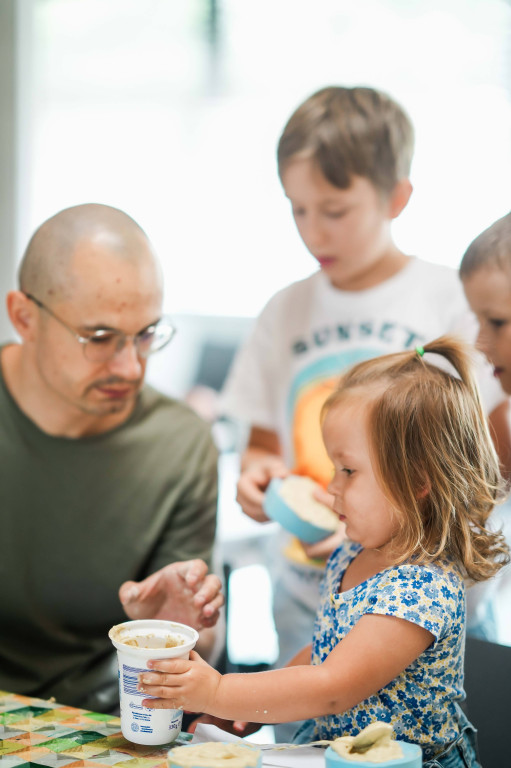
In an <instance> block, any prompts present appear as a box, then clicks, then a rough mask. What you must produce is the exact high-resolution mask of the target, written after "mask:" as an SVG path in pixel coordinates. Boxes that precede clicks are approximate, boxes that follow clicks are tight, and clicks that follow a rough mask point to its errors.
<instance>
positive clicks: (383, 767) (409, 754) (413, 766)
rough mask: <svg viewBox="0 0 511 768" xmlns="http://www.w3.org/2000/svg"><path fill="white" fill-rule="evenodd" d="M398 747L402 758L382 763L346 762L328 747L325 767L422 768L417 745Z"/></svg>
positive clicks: (406, 744)
mask: <svg viewBox="0 0 511 768" xmlns="http://www.w3.org/2000/svg"><path fill="white" fill-rule="evenodd" d="M399 746H400V747H401V748H402V750H403V757H399V758H397V759H395V760H387V761H385V762H384V763H375V762H374V761H372V762H369V761H368V760H359V759H357V760H356V761H355V760H348V759H346V758H345V757H341V756H340V755H338V754H337V752H335V751H334V750H333V749H332V747H328V748H327V750H326V752H325V766H326V768H422V749H421V748H420V747H418V746H417V744H409V743H408V742H406V741H400V742H399ZM358 757H359V756H358V755H357V758H358Z"/></svg>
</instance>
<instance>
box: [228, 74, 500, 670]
mask: <svg viewBox="0 0 511 768" xmlns="http://www.w3.org/2000/svg"><path fill="white" fill-rule="evenodd" d="M413 144H414V136H413V127H412V125H411V122H410V120H409V118H408V116H407V115H406V114H405V112H404V111H403V109H402V108H401V107H400V106H399V105H398V104H396V102H395V101H393V100H392V99H391V98H389V97H388V96H387V95H386V94H384V93H381V92H379V91H376V90H374V89H372V88H360V87H358V88H344V87H329V88H324V89H322V90H320V91H318V92H317V93H315V94H313V95H312V96H311V97H310V98H308V99H307V100H306V101H305V102H304V103H303V104H302V105H301V106H300V107H299V108H298V109H297V110H296V111H295V112H294V114H293V115H292V116H291V118H290V119H289V121H288V123H287V125H286V127H285V129H284V132H283V134H282V136H281V138H280V141H279V145H278V168H279V175H280V179H281V182H282V185H283V188H284V191H285V194H286V196H287V197H288V198H289V200H290V202H291V207H292V212H293V216H294V219H295V222H296V225H297V227H298V231H299V233H300V236H301V237H302V239H303V241H304V243H305V245H306V246H307V248H308V249H309V251H310V252H311V254H312V256H313V257H314V258H315V259H316V261H317V262H318V265H319V270H318V271H317V272H316V273H315V274H313V275H311V277H309V278H307V279H305V280H301V281H299V282H296V283H293V284H292V285H290V286H288V287H287V288H285V289H283V290H281V291H280V292H278V293H277V294H276V295H275V296H274V297H273V298H272V299H270V301H269V302H268V304H267V306H266V307H265V308H264V309H263V311H262V313H261V315H260V316H259V318H258V320H257V322H256V325H255V328H254V330H253V332H252V334H251V336H250V337H249V338H248V340H247V342H246V343H245V345H244V346H243V348H242V349H241V350H240V352H239V354H238V356H237V358H236V360H235V363H234V365H233V368H232V370H231V371H230V374H229V377H228V380H227V383H226V386H225V388H224V393H223V411H224V412H225V413H227V414H229V415H231V416H233V417H235V418H237V419H240V420H242V421H244V422H246V423H248V424H249V425H250V435H249V440H248V445H247V448H246V450H245V452H244V454H243V456H242V462H241V470H242V471H241V477H240V480H239V483H238V501H239V503H240V504H241V506H242V508H243V510H244V512H245V513H246V514H247V515H249V516H250V517H252V518H253V519H254V520H258V521H260V522H263V521H266V520H267V517H266V515H265V513H264V511H263V507H262V502H263V497H264V491H265V489H266V487H267V485H268V483H269V481H270V480H271V478H272V477H274V476H285V475H287V474H289V472H293V473H297V474H302V475H308V476H310V477H312V478H313V479H315V480H316V481H317V482H318V483H319V484H320V485H321V486H323V487H326V485H327V483H328V481H329V479H330V476H331V471H332V468H331V464H330V462H329V460H328V457H327V454H326V451H325V448H324V446H323V443H322V440H321V432H320V423H319V413H320V409H321V406H322V404H323V402H324V401H325V399H326V397H327V396H328V394H329V393H330V392H331V391H332V389H333V387H334V384H335V382H336V380H337V379H338V377H339V375H340V374H341V372H342V371H343V370H345V369H346V368H347V367H349V366H350V365H352V364H353V363H355V362H357V361H359V360H362V359H367V358H370V357H375V356H377V355H381V354H386V353H389V352H393V351H398V350H402V349H408V348H413V347H415V346H417V345H419V344H422V343H424V342H427V341H429V340H432V339H435V338H437V337H438V336H441V335H442V334H444V333H447V332H453V331H454V332H456V331H458V332H459V333H460V334H461V333H463V334H464V335H465V336H469V337H470V336H472V337H474V336H475V323H474V320H473V317H472V316H471V315H470V314H469V311H468V308H467V304H466V301H465V298H464V296H463V291H462V288H461V285H460V282H459V279H458V276H457V274H456V272H455V270H451V269H449V268H447V267H443V266H438V265H434V264H432V263H429V262H425V261H421V260H419V259H416V258H412V257H410V256H408V255H406V254H404V253H402V252H401V251H400V250H399V248H398V247H397V246H396V245H395V243H394V242H393V239H392V234H391V223H392V221H393V220H394V219H395V218H396V217H397V216H399V214H400V213H401V212H402V210H403V209H404V208H405V206H406V205H407V203H408V200H409V198H410V195H411V193H412V185H411V183H410V180H409V173H410V165H411V160H412V154H413ZM500 400H501V401H502V395H501V393H500ZM487 402H488V400H487ZM498 402H499V396H497V397H496V399H495V401H494V403H492V405H491V406H490V407H489V408H488V410H489V411H492V413H491V414H490V419H491V421H492V423H494V424H496V425H498V427H499V435H500V436H501V442H502V441H504V440H505V437H506V430H505V427H504V426H500V423H501V419H502V416H503V413H502V407H501V406H500V404H499V405H498V407H496V408H493V405H495V404H498ZM340 536H342V531H340V532H339V533H338V534H336V535H334V537H330V538H329V539H326V540H324V541H323V542H320V543H319V544H318V545H315V546H313V547H311V546H309V547H307V546H304V545H301V544H300V543H299V542H298V541H290V537H287V541H286V542H285V543H283V546H282V551H283V553H284V557H283V558H282V557H276V558H275V565H276V571H278V573H276V574H274V595H275V600H274V614H275V622H276V627H277V632H278V635H279V643H280V658H279V661H278V665H279V666H281V665H282V664H284V663H286V662H287V661H288V660H289V659H290V658H291V657H292V656H293V655H294V654H295V653H296V652H297V651H298V650H299V649H300V648H301V647H303V645H305V644H306V643H307V642H309V641H310V637H311V633H312V626H313V620H314V615H315V611H316V608H317V605H318V584H319V579H320V578H321V575H322V572H323V565H324V558H326V557H327V556H328V555H329V554H330V552H331V551H332V550H333V549H334V547H335V546H336V542H337V541H338V539H339V537H340ZM311 558H314V559H311ZM277 566H278V567H277Z"/></svg>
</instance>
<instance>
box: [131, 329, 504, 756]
mask: <svg viewBox="0 0 511 768" xmlns="http://www.w3.org/2000/svg"><path fill="white" fill-rule="evenodd" d="M322 418H323V421H322V429H323V439H324V442H325V446H326V449H327V451H328V455H329V457H330V459H331V461H332V463H333V465H334V476H333V479H332V481H331V483H330V485H329V491H330V492H331V493H332V494H333V495H334V497H335V503H334V509H335V511H336V512H337V513H338V515H339V518H340V519H341V520H342V521H343V522H344V524H345V526H346V534H347V536H348V539H347V540H346V541H345V542H343V544H341V546H340V547H339V548H338V549H336V550H335V552H334V553H333V554H332V556H331V557H330V559H329V561H328V565H327V569H326V572H325V577H324V580H323V585H322V596H321V603H320V607H319V610H318V614H317V619H316V624H315V628H314V634H313V641H312V648H311V646H308V647H307V648H305V649H303V650H302V651H301V652H300V653H298V654H297V655H296V656H295V658H294V659H293V660H292V662H291V663H290V665H289V666H288V667H286V668H284V669H281V670H275V671H268V672H260V673H253V674H250V675H247V674H245V675H243V674H229V675H224V676H222V675H220V674H219V673H218V672H216V671H215V670H214V669H213V668H211V667H210V666H208V665H207V664H206V663H205V662H204V661H203V660H202V659H201V658H200V656H199V655H198V654H197V653H195V652H192V654H191V659H190V660H182V659H179V660H178V659H176V660H167V661H154V662H152V664H151V666H152V668H153V670H154V672H151V673H145V674H142V675H141V682H140V688H141V690H142V691H144V692H146V693H147V694H149V695H151V696H155V697H157V698H156V699H150V700H144V701H143V704H144V706H148V707H156V708H158V707H169V708H170V707H177V706H182V707H184V708H186V709H190V710H193V711H201V712H206V713H209V714H211V715H215V716H217V717H220V718H226V719H233V718H236V719H239V720H242V719H243V720H246V721H255V722H258V723H277V722H282V721H290V720H301V719H306V718H313V719H312V720H309V721H308V722H307V723H306V724H305V725H304V726H302V728H301V730H300V732H299V733H298V734H297V737H296V739H295V740H297V741H310V740H314V739H333V738H335V737H337V736H341V735H356V734H357V733H358V732H359V731H360V730H362V728H364V727H365V726H366V725H367V724H368V723H370V722H372V721H375V720H384V721H386V722H388V723H390V724H391V725H392V726H393V728H394V731H395V734H396V737H397V738H398V739H402V740H405V741H409V742H414V743H416V744H419V745H420V746H421V747H422V749H423V753H424V760H425V765H426V766H428V768H431V767H432V766H446V767H447V766H448V767H449V768H455V767H457V766H477V765H478V763H477V759H476V754H475V744H474V741H475V732H474V729H473V727H472V726H471V724H470V723H469V722H468V721H467V719H466V717H465V716H464V714H463V712H462V710H461V709H460V707H459V702H460V701H461V700H462V699H463V698H464V692H463V647H464V633H465V596H464V579H470V580H473V581H483V580H485V579H488V578H490V577H491V576H492V575H493V574H495V573H496V572H497V571H498V570H499V569H500V568H501V567H502V565H503V564H504V563H505V562H506V561H507V560H508V559H509V558H508V550H507V547H506V545H505V543H504V541H503V539H502V536H501V534H500V533H495V532H492V531H490V530H488V529H487V527H486V521H487V519H488V516H489V514H490V512H491V510H492V509H493V507H494V505H495V501H496V499H497V496H498V493H499V489H500V483H501V478H500V473H499V465H498V460H497V457H496V454H495V450H494V448H493V445H492V442H491V439H490V437H489V434H488V429H487V426H486V421H485V418H484V415H483V411H482V408H481V403H480V398H479V393H478V390H477V385H476V383H475V381H474V377H473V374H472V371H471V366H470V361H469V356H468V351H467V349H466V348H465V347H464V345H463V344H462V343H461V342H460V341H456V340H455V339H453V338H449V337H443V338H441V339H439V340H437V341H435V342H432V343H431V344H427V345H425V346H424V348H423V347H417V349H416V350H415V351H413V352H410V351H408V352H400V353H397V354H392V355H386V356H383V357H379V358H375V359H372V360H368V361H365V362H362V363H360V364H358V365H356V366H355V367H354V368H352V369H351V370H350V371H349V372H348V373H347V374H346V375H345V376H344V377H343V379H342V380H341V382H340V385H339V387H338V389H337V390H336V391H335V392H334V393H333V394H332V395H331V396H330V398H329V399H328V400H327V402H326V404H325V406H324V408H323V417H322Z"/></svg>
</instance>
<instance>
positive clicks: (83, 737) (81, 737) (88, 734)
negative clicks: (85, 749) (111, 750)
mask: <svg viewBox="0 0 511 768" xmlns="http://www.w3.org/2000/svg"><path fill="white" fill-rule="evenodd" d="M104 738H105V737H104V736H103V734H102V733H98V732H97V731H76V733H75V734H73V741H74V742H75V744H89V742H91V741H97V740H98V739H104Z"/></svg>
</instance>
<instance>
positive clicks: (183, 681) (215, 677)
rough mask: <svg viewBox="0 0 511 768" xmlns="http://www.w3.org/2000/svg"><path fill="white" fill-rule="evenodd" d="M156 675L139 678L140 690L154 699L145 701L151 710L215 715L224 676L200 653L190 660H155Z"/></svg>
mask: <svg viewBox="0 0 511 768" xmlns="http://www.w3.org/2000/svg"><path fill="white" fill-rule="evenodd" d="M147 665H148V666H149V667H150V668H151V670H152V671H150V672H149V671H148V672H143V673H141V674H140V675H139V684H138V690H139V691H142V693H146V694H147V695H148V696H155V697H156V698H154V699H143V700H142V706H144V707H148V708H149V709H179V708H182V709H186V710H188V711H190V712H208V711H209V712H211V711H212V710H213V709H214V704H215V695H216V692H217V688H218V686H219V685H220V681H221V679H222V675H221V674H220V672H217V671H216V669H213V667H210V666H209V664H207V663H206V662H205V661H204V660H203V659H201V657H200V656H199V654H198V653H197V652H196V651H191V652H190V658H189V659H153V660H151V661H148V662H147Z"/></svg>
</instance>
